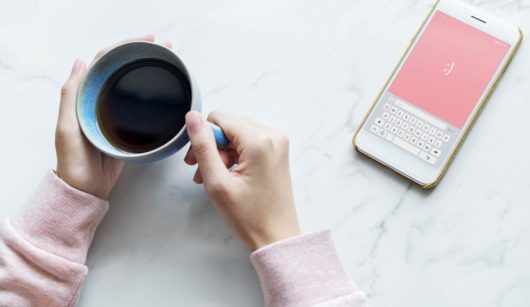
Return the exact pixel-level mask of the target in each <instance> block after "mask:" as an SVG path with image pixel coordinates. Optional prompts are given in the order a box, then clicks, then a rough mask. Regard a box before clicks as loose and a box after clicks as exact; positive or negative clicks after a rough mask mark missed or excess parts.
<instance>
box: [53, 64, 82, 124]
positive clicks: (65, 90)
mask: <svg viewBox="0 0 530 307" xmlns="http://www.w3.org/2000/svg"><path fill="white" fill-rule="evenodd" d="M85 71H86V66H85V63H83V62H82V61H81V60H76V61H75V63H74V65H73V67H72V71H71V73H70V76H69V77H68V80H66V82H65V83H64V85H63V87H62V89H61V104H60V107H59V121H58V124H59V125H60V126H64V127H69V128H72V127H76V126H77V117H76V114H75V100H76V95H77V89H78V88H79V84H80V83H81V80H82V79H83V77H84V74H85Z"/></svg>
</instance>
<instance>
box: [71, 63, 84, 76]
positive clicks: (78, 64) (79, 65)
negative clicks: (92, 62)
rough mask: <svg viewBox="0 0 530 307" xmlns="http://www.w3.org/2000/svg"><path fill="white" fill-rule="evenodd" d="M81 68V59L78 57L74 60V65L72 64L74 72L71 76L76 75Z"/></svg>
mask: <svg viewBox="0 0 530 307" xmlns="http://www.w3.org/2000/svg"><path fill="white" fill-rule="evenodd" d="M80 68H81V61H80V60H79V59H76V60H75V62H74V66H72V72H71V73H70V75H71V76H73V75H76V74H77V73H78V72H79V69H80Z"/></svg>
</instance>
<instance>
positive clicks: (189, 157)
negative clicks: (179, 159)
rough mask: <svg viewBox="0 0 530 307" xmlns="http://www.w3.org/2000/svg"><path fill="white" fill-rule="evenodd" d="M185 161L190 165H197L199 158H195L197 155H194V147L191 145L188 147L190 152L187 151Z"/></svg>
mask: <svg viewBox="0 0 530 307" xmlns="http://www.w3.org/2000/svg"><path fill="white" fill-rule="evenodd" d="M184 162H186V164H188V165H195V164H197V160H195V156H194V155H193V148H192V147H191V146H190V148H189V149H188V152H187V153H186V156H185V157H184Z"/></svg>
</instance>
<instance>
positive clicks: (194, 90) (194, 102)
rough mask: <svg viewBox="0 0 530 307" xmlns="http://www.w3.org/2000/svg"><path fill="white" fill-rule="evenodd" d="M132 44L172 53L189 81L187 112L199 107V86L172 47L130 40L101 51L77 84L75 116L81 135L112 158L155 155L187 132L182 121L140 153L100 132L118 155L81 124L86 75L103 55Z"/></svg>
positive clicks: (143, 157) (139, 158)
mask: <svg viewBox="0 0 530 307" xmlns="http://www.w3.org/2000/svg"><path fill="white" fill-rule="evenodd" d="M132 44H147V45H152V46H156V47H159V48H164V49H166V50H167V51H170V52H171V54H173V55H174V56H175V57H176V58H177V59H178V60H179V61H180V62H181V63H182V66H183V68H184V73H185V74H186V77H187V78H188V82H189V83H190V90H191V93H190V95H191V103H190V108H189V110H188V112H189V111H193V110H198V109H200V101H199V99H200V94H199V88H198V86H197V83H196V81H195V79H194V77H193V76H192V74H191V72H190V71H189V69H188V68H187V67H186V65H185V64H184V60H183V59H182V57H179V56H178V55H177V54H176V53H175V52H174V51H173V50H172V49H170V48H168V47H166V46H163V45H160V44H157V43H154V42H147V41H131V42H126V43H121V44H117V45H115V46H113V47H112V48H110V49H109V50H107V51H105V53H103V54H102V55H101V56H100V57H99V58H98V59H97V60H96V61H94V62H92V63H91V64H90V66H89V67H88V69H87V73H86V74H85V77H84V78H83V80H82V81H81V84H80V85H79V88H78V90H77V94H76V117H77V122H78V124H79V127H80V128H81V131H82V132H83V135H84V136H85V137H86V138H87V140H88V141H89V142H90V144H91V145H92V146H94V147H96V148H97V149H98V150H100V151H101V152H103V153H104V154H106V155H108V156H111V157H114V158H118V159H122V160H146V159H145V158H152V157H153V156H156V154H159V153H162V152H164V151H165V150H167V149H168V148H169V147H171V146H172V145H173V144H174V143H176V142H177V141H178V140H180V139H182V138H183V137H185V136H187V134H186V129H187V128H186V123H184V125H183V126H182V128H181V129H180V130H179V132H177V133H176V134H175V136H173V137H172V138H171V139H170V140H169V141H167V142H166V143H164V144H163V145H161V146H159V147H157V148H155V149H152V150H149V151H146V152H140V153H133V152H128V151H124V150H123V149H121V148H119V147H116V146H114V145H112V143H111V142H109V140H108V139H107V138H106V136H105V134H104V133H102V132H101V134H102V135H103V137H104V138H105V139H106V140H107V142H108V143H109V144H110V146H112V147H113V148H114V149H116V151H117V152H119V153H120V154H119V155H117V154H115V153H114V152H109V151H108V150H107V148H102V147H101V146H98V145H97V144H96V142H95V141H94V140H93V139H92V136H91V134H90V133H89V132H88V131H87V129H86V127H85V125H84V124H82V122H83V121H82V120H81V117H82V115H81V103H82V93H83V90H84V88H85V86H86V82H87V80H88V79H89V78H88V77H89V76H90V74H91V73H93V69H94V67H95V65H96V64H97V63H98V62H100V61H101V59H103V58H104V57H105V56H107V55H108V54H109V53H110V52H111V51H113V50H115V49H116V48H118V47H122V46H125V45H132ZM179 69H180V68H179ZM116 72H117V71H116ZM116 72H114V73H116ZM198 111H200V110H198ZM96 125H97V127H98V129H99V130H100V131H101V128H100V127H99V123H98V121H97V119H96Z"/></svg>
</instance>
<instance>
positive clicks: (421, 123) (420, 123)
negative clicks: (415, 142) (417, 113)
mask: <svg viewBox="0 0 530 307" xmlns="http://www.w3.org/2000/svg"><path fill="white" fill-rule="evenodd" d="M416 127H418V128H421V127H423V121H422V120H418V121H417V122H416Z"/></svg>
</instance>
